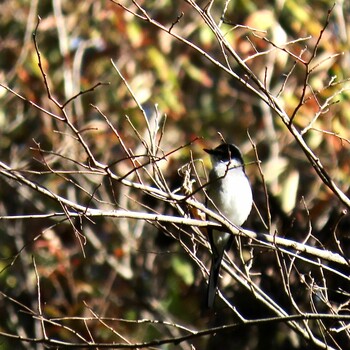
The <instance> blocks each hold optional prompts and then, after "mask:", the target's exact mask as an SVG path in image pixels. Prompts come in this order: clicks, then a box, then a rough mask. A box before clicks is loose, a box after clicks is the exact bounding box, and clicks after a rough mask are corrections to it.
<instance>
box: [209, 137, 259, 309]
mask: <svg viewBox="0 0 350 350" xmlns="http://www.w3.org/2000/svg"><path fill="white" fill-rule="evenodd" d="M204 151H205V152H207V153H208V154H209V155H210V158H211V162H212V169H211V171H210V173H209V184H208V189H207V193H208V198H207V201H206V202H207V207H208V208H210V209H211V210H213V211H215V212H217V213H219V214H221V215H223V216H224V217H225V218H226V219H228V220H229V221H230V222H232V223H233V224H234V225H236V226H241V225H242V224H243V223H244V222H245V221H246V219H247V217H248V215H249V213H250V211H251V208H252V203H253V198H252V190H251V187H250V184H249V180H248V178H247V175H246V173H245V169H244V163H243V158H242V154H241V152H240V150H239V148H238V147H236V146H235V145H232V144H229V143H222V144H221V145H219V146H218V147H216V148H214V149H204ZM208 236H209V242H210V245H211V249H212V263H211V268H210V276H209V284H208V307H209V308H211V307H212V306H213V304H214V299H215V294H216V288H217V285H218V279H219V272H220V266H221V261H222V258H223V256H224V253H225V251H228V250H229V249H230V247H231V245H232V241H233V235H232V234H230V233H228V232H223V231H218V230H212V229H209V231H208Z"/></svg>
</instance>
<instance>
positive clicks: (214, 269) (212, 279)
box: [208, 250, 225, 308]
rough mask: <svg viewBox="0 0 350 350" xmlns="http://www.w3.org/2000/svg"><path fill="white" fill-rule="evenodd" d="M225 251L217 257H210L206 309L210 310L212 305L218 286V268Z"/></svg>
mask: <svg viewBox="0 0 350 350" xmlns="http://www.w3.org/2000/svg"><path fill="white" fill-rule="evenodd" d="M224 252H225V250H223V251H222V253H220V254H219V255H216V254H215V255H216V256H215V255H214V254H213V256H212V260H211V267H210V275H209V283H208V307H209V308H212V307H213V305H214V300H215V294H216V288H217V286H218V281H219V274H220V266H221V261H222V258H223V256H224Z"/></svg>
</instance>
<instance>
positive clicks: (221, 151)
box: [203, 143, 243, 164]
mask: <svg viewBox="0 0 350 350" xmlns="http://www.w3.org/2000/svg"><path fill="white" fill-rule="evenodd" d="M203 150H204V151H205V152H207V153H208V154H210V155H211V156H213V157H215V158H216V159H217V160H219V161H221V162H228V161H230V160H233V159H234V160H237V161H239V162H240V163H241V164H243V157H242V153H241V151H240V150H239V148H238V147H237V146H235V145H233V144H230V143H222V144H221V145H219V146H217V147H215V148H213V149H206V148H204V149H203Z"/></svg>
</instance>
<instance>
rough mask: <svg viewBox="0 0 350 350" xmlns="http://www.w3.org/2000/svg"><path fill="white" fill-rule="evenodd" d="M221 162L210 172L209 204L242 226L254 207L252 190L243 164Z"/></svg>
mask: <svg viewBox="0 0 350 350" xmlns="http://www.w3.org/2000/svg"><path fill="white" fill-rule="evenodd" d="M235 165H237V164H234V162H232V161H231V162H230V164H229V167H228V164H227V163H224V162H219V163H217V164H215V165H214V167H213V168H212V170H211V173H210V189H209V197H210V199H211V200H212V202H213V203H210V200H209V201H208V206H209V207H210V208H211V209H213V210H215V211H218V212H219V213H220V214H222V215H223V216H225V217H226V218H227V219H228V220H230V221H231V222H232V223H233V224H235V225H237V226H241V225H242V224H243V223H244V222H245V221H246V219H247V217H248V215H249V213H250V211H251V208H252V200H253V199H252V191H251V187H250V184H249V180H248V178H247V176H246V174H245V173H244V171H243V168H242V166H237V167H234V166H235Z"/></svg>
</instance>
